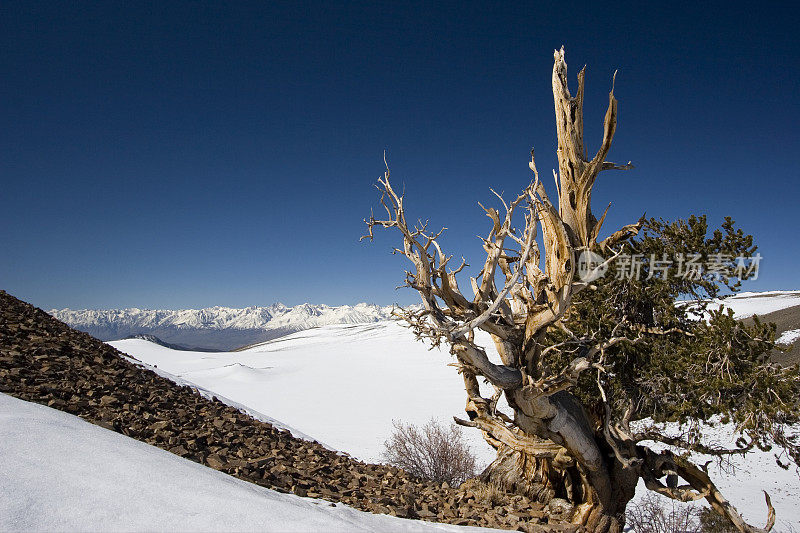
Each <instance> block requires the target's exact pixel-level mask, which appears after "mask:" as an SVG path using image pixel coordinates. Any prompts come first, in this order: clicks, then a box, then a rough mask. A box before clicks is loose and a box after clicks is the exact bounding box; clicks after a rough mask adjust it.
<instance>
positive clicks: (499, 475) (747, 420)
mask: <svg viewBox="0 0 800 533" xmlns="http://www.w3.org/2000/svg"><path fill="white" fill-rule="evenodd" d="M553 96H554V100H555V115H556V131H557V135H558V153H557V155H558V163H559V165H558V166H559V172H558V174H557V177H556V185H557V199H556V201H555V202H553V201H552V200H551V199H550V198H549V197H548V195H547V193H546V192H545V188H544V187H543V185H542V183H541V182H540V181H539V175H538V172H537V169H536V164H535V161H534V159H533V152H531V161H530V169H531V170H532V171H533V177H534V179H533V181H532V183H531V184H530V185H529V186H528V187H527V188H526V189H525V190H524V191H523V193H522V194H520V195H519V196H518V197H517V198H516V199H513V200H512V201H510V202H508V203H507V202H506V201H504V200H503V198H502V197H500V195H497V197H498V200H497V201H498V203H500V204H501V209H503V210H504V212H498V211H497V210H496V209H494V208H487V209H485V211H486V214H487V215H488V216H489V218H490V219H491V230H490V231H489V234H488V236H487V237H486V238H485V239H483V248H484V250H485V251H486V261H485V263H484V264H483V268H482V270H481V271H480V272H479V273H478V275H477V276H476V277H475V278H471V282H472V291H473V294H474V296H473V297H472V298H471V299H469V298H467V297H466V296H465V295H464V294H463V292H462V291H461V289H460V288H459V286H458V283H457V279H456V278H457V275H458V274H459V272H461V271H462V270H463V269H464V267H465V266H466V265H465V262H464V261H462V262H461V264H460V266H458V267H457V268H454V269H449V268H448V263H449V262H450V259H451V257H452V256H448V255H446V254H445V253H444V252H443V250H442V249H441V247H440V244H439V243H438V241H437V239H438V238H439V236H440V235H441V232H438V233H435V232H430V231H429V230H428V229H427V224H423V223H421V222H420V223H418V224H417V225H414V224H412V225H411V226H409V224H408V222H407V220H406V214H405V210H404V205H403V200H404V198H403V196H402V195H398V194H397V193H396V192H395V190H394V189H393V188H392V186H391V185H390V183H389V171H388V168H387V171H386V173H385V175H384V176H383V178H381V179H380V180H379V189H380V190H381V192H382V198H381V203H382V205H383V207H384V208H385V210H386V214H387V216H386V218H385V219H379V218H375V216H371V217H370V218H369V219H368V220H367V221H366V222H367V225H368V229H369V233H368V235H367V236H365V237H368V238H372V234H373V229H374V227H375V226H379V227H384V228H396V229H397V230H399V231H400V232H401V233H402V237H403V246H402V248H401V249H397V250H396V252H399V253H401V254H403V255H405V256H406V257H407V258H408V259H409V260H411V262H412V263H413V265H414V268H413V270H412V271H410V272H407V273H406V275H407V279H406V282H407V285H408V286H410V287H412V288H414V289H415V290H417V291H419V294H420V295H421V297H422V302H423V306H422V308H421V310H406V311H404V312H403V316H404V318H405V320H407V321H408V322H409V324H410V325H411V327H412V328H413V330H414V331H415V333H416V335H417V337H418V338H420V339H424V340H427V341H430V342H432V343H433V344H434V345H439V344H441V343H442V342H444V343H445V344H446V345H449V347H450V350H451V353H452V354H453V355H454V356H455V357H456V359H457V366H458V368H459V371H460V373H461V374H462V375H463V379H464V384H465V387H466V393H467V406H466V411H467V414H468V415H469V420H459V419H456V421H457V422H458V423H460V424H462V425H464V426H471V427H475V428H478V429H479V430H481V431H482V432H483V436H484V438H485V439H486V440H487V442H489V443H490V444H491V445H492V446H493V447H494V448H496V449H497V459H496V460H495V461H494V462H493V463H492V464H491V465H490V466H489V467H488V468H487V469H486V471H485V472H484V473H483V474H482V475H481V476H482V478H483V480H484V481H486V482H491V483H495V484H496V485H498V486H500V487H502V488H504V489H505V490H508V491H510V492H518V493H524V494H526V495H528V496H532V497H534V498H538V499H539V500H540V501H542V502H546V503H547V502H549V503H552V504H554V505H553V506H552V507H553V508H559V509H562V510H563V509H566V510H567V511H566V512H567V514H568V515H569V517H570V518H571V520H572V522H573V523H575V524H581V525H584V526H586V528H587V529H588V530H589V531H598V532H603V531H621V530H622V527H623V525H624V521H625V507H626V505H627V503H628V502H629V501H630V500H631V498H632V497H633V495H634V490H635V487H636V484H637V481H638V480H639V479H640V478H641V479H643V480H644V482H645V483H646V485H647V487H648V488H649V489H651V490H653V491H656V492H658V493H660V494H663V495H665V496H668V497H670V498H674V499H677V500H681V501H690V500H697V499H701V498H705V500H706V501H707V502H708V504H709V505H710V506H711V508H712V509H714V510H715V511H716V512H718V513H719V514H721V515H722V516H724V517H726V518H727V519H728V520H729V521H730V522H731V523H732V524H733V525H734V526H735V527H736V528H737V529H738V530H740V531H747V532H753V531H763V530H760V529H758V528H755V527H753V526H750V525H748V524H747V523H746V522H745V521H744V520H743V518H742V517H741V516H740V514H739V513H738V512H737V511H736V509H735V508H734V507H733V506H732V505H731V504H730V503H729V502H728V501H727V500H726V499H725V498H724V497H723V495H722V494H721V493H720V491H719V490H718V489H717V487H716V486H715V485H714V483H713V482H712V480H711V479H710V477H709V474H708V472H707V466H708V465H706V466H696V465H695V464H694V463H693V462H691V460H690V459H691V453H692V452H697V453H703V454H708V455H711V456H716V457H724V456H729V455H730V454H745V453H747V452H748V451H749V450H751V449H753V448H754V447H759V448H761V449H768V447H769V446H771V445H777V447H778V449H780V450H781V455H780V456H776V457H779V460H784V461H785V460H786V459H790V460H793V461H794V462H797V461H798V458H800V453H798V445H797V440H796V439H795V438H794V437H793V436H792V435H791V434H790V432H789V429H790V426H791V425H792V424H794V423H797V422H798V412H800V409H798V407H800V405H799V404H798V397H800V378H799V377H798V370H797V369H796V368H792V369H787V368H782V367H780V366H777V365H775V364H773V363H771V362H770V360H769V351H770V350H771V349H773V348H774V344H773V340H774V332H775V330H774V326H771V325H765V324H761V323H759V322H758V321H756V323H755V325H752V326H748V325H745V324H742V323H740V322H737V321H735V320H734V319H733V317H732V315H730V314H726V313H723V312H721V311H720V312H710V315H711V316H710V318H708V319H707V320H699V319H698V315H699V314H701V313H702V312H703V311H705V306H704V305H703V304H698V305H696V306H686V305H676V303H675V302H676V300H677V299H679V298H680V297H687V296H688V297H694V298H703V297H705V298H708V297H709V296H710V297H714V296H717V294H718V292H719V290H720V289H721V287H723V286H726V287H728V288H730V289H731V290H734V291H735V290H738V287H739V283H738V282H736V283H734V282H733V281H732V278H730V277H728V276H725V275H721V274H719V273H717V274H714V275H705V274H703V275H698V276H695V277H689V278H686V277H683V278H674V279H668V278H666V277H659V276H653V275H651V274H652V273H653V272H654V270H651V266H652V267H654V268H655V265H651V262H653V261H654V259H653V260H650V261H648V258H650V257H653V258H659V259H660V258H661V257H662V256H667V254H669V255H670V257H673V256H674V255H680V254H684V253H687V254H688V253H698V254H701V256H702V257H703V258H709V257H711V256H712V255H714V254H716V255H718V256H720V257H724V258H728V259H729V258H731V257H736V256H740V255H743V254H744V255H751V254H752V253H753V252H754V251H755V247H754V246H753V245H752V237H750V236H749V235H745V234H743V233H742V232H741V230H735V229H734V228H733V221H732V220H730V219H726V220H725V223H724V224H723V225H722V226H721V229H718V230H716V231H714V232H713V233H712V234H711V235H709V236H707V229H708V227H707V225H706V221H705V217H691V218H690V219H689V220H687V221H677V222H675V223H666V222H664V221H660V220H655V219H650V220H645V219H644V217H643V218H642V219H641V220H640V221H638V222H637V223H635V224H631V225H629V226H625V227H623V228H621V229H619V230H617V231H615V232H613V233H611V234H610V235H609V236H607V237H606V238H605V239H602V240H599V234H600V230H601V227H602V224H603V220H604V218H605V214H603V216H601V217H600V219H599V220H598V219H596V218H595V216H594V215H593V214H592V211H591V206H590V200H591V193H592V187H593V186H594V184H595V180H596V178H597V176H598V174H599V173H600V172H601V171H604V170H615V169H616V170H619V169H627V168H630V164H627V165H615V164H614V163H611V162H609V161H606V157H607V155H608V153H609V150H610V148H611V141H612V139H613V137H614V132H615V130H616V126H617V100H616V99H615V97H614V93H613V90H612V91H611V93H610V94H609V101H608V110H607V111H606V115H605V121H604V128H603V138H602V142H601V144H600V148H599V150H597V152H596V154H595V155H594V156H593V157H591V158H588V156H587V155H586V154H587V150H586V147H585V145H584V138H583V99H584V71H583V70H582V71H581V72H580V73H579V74H578V91H577V93H576V94H575V96H572V95H571V94H570V92H569V90H568V88H567V65H566V63H565V62H564V51H563V49H562V50H557V51H556V52H555V64H554V66H553ZM515 215H516V216H517V218H520V217H523V218H524V221H522V223H521V224H520V227H521V229H519V230H517V229H515V228H514V225H513V222H512V220H514V219H515ZM539 232H541V235H539ZM587 251H591V252H593V253H596V254H598V255H602V256H603V257H605V258H606V259H608V260H609V261H611V260H612V259H613V258H615V257H620V256H621V255H627V254H634V253H635V254H640V257H643V262H642V265H641V275H640V276H638V277H633V276H630V277H622V278H621V279H616V277H615V276H613V275H612V276H606V277H604V278H602V279H598V280H595V281H585V280H583V279H581V277H579V276H578V274H577V272H576V270H577V268H576V267H577V263H578V260H579V258H580V257H581V254H582V253H584V252H587ZM542 256H543V257H542ZM498 269H499V270H498ZM496 279H504V280H505V281H504V285H503V286H502V287H499V288H498V287H497V286H496V281H495V280H496ZM707 316H708V315H707ZM476 330H482V331H483V332H486V333H488V334H489V335H490V336H491V339H492V340H493V342H494V345H495V347H496V349H497V352H498V353H499V357H500V361H492V360H490V358H489V357H488V356H487V353H486V351H485V349H484V347H482V346H480V345H479V344H477V343H476V336H475V332H476ZM479 379H480V380H481V381H483V382H485V383H488V384H490V385H491V386H492V387H493V389H494V392H490V393H482V392H481V389H480V383H479ZM503 396H504V397H505V400H506V401H507V404H508V406H509V408H510V411H508V410H507V412H504V411H503V410H502V409H500V408H498V401H499V400H500V398H501V397H503ZM720 420H721V421H722V422H731V423H732V424H734V425H735V428H736V431H737V432H738V435H739V439H738V441H737V443H736V445H735V446H733V447H731V448H730V449H727V448H720V447H715V446H713V445H711V444H709V443H706V442H704V440H703V438H702V433H701V432H700V431H699V429H698V428H699V424H700V423H703V422H714V421H720ZM665 423H671V424H670V425H669V426H666V425H665ZM668 428H671V429H670V430H669V431H668ZM676 428H678V429H677V430H676ZM648 442H650V443H652V442H656V443H661V444H666V445H669V449H667V450H664V451H655V450H654V449H651V448H650V447H648V446H647V443H648ZM661 448H664V446H661ZM766 500H767V507H768V511H769V513H768V524H767V526H766V530H769V529H770V528H771V527H772V524H773V523H774V520H775V517H774V510H773V509H772V506H771V504H770V503H769V497H768V496H767V497H766Z"/></svg>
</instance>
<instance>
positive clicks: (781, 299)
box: [709, 291, 800, 318]
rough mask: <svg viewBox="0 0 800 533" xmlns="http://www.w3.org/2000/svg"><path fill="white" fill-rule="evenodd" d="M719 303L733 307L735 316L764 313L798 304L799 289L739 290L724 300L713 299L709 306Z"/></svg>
mask: <svg viewBox="0 0 800 533" xmlns="http://www.w3.org/2000/svg"><path fill="white" fill-rule="evenodd" d="M720 304H722V305H723V306H724V307H727V308H730V309H733V314H734V315H736V318H747V317H750V316H753V315H766V314H768V313H773V312H775V311H780V310H781V309H786V308H787V307H794V306H795V305H800V291H769V292H740V293H739V294H737V295H736V296H732V297H730V298H725V299H724V300H714V301H713V302H712V303H711V305H709V308H713V309H716V308H718V307H719V305H720Z"/></svg>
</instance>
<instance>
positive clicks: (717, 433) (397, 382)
mask: <svg viewBox="0 0 800 533" xmlns="http://www.w3.org/2000/svg"><path fill="white" fill-rule="evenodd" d="M775 300H779V301H775ZM781 302H782V303H783V304H786V303H791V300H789V299H786V298H783V297H782V296H780V297H777V299H773V301H772V303H771V304H769V305H772V306H776V305H779V303H781ZM767 303H769V300H764V301H760V302H758V305H766V304H767ZM735 305H738V306H739V308H738V312H741V313H743V314H746V313H747V312H748V311H749V309H751V308H752V305H750V306H749V307H748V301H747V300H740V301H737V302H735ZM792 309H793V308H792ZM479 335H480V333H479ZM479 340H480V341H481V342H482V344H483V345H485V346H487V347H488V352H489V356H490V358H492V359H494V360H495V361H498V359H497V354H496V352H494V351H493V350H492V345H491V343H490V342H489V339H488V336H485V335H484V338H482V339H479ZM111 344H112V345H114V346H115V347H117V348H118V349H120V350H121V351H123V352H125V353H128V354H130V355H131V356H134V357H136V358H138V359H140V360H141V361H143V362H145V363H147V364H149V365H157V367H158V368H157V370H158V371H160V372H165V373H169V374H171V375H173V379H176V380H178V381H179V382H181V383H193V384H195V385H196V386H199V387H202V388H203V389H205V390H209V391H213V393H215V394H217V395H219V396H220V397H221V398H224V401H226V402H232V403H235V404H237V405H245V406H247V407H249V408H251V409H253V410H256V411H261V412H269V413H270V414H271V415H272V416H275V417H276V418H278V419H280V420H282V421H284V422H286V423H288V424H290V425H291V426H292V427H294V428H297V429H298V430H300V431H303V432H306V433H309V434H312V435H314V436H315V437H317V438H319V439H320V440H321V441H323V442H325V443H326V444H328V445H330V446H333V447H334V448H336V449H338V450H342V451H344V452H347V453H349V454H351V455H353V456H355V457H357V458H359V459H362V460H370V461H372V460H376V459H378V458H379V456H380V453H381V450H382V444H383V442H384V441H385V440H386V439H387V438H388V437H389V435H390V434H391V432H392V424H391V418H394V419H400V420H403V421H406V422H412V423H415V424H424V423H425V422H426V421H427V420H428V419H430V418H431V417H434V418H437V419H438V420H440V421H448V420H450V419H451V417H453V416H463V410H464V397H465V396H464V390H463V382H462V380H461V378H460V376H459V375H458V373H457V372H456V370H455V369H454V368H452V367H451V366H448V363H452V362H453V358H452V356H451V355H450V354H449V353H448V352H447V349H434V350H428V347H427V346H426V345H424V344H422V343H419V342H417V341H415V340H414V337H413V334H412V333H411V332H410V331H409V330H407V329H405V328H402V327H401V326H400V325H399V324H397V323H394V322H378V323H374V324H362V325H352V326H341V325H334V326H326V327H322V328H315V329H312V330H307V331H302V332H298V333H294V334H292V335H288V336H286V337H282V338H280V339H275V340H272V341H268V342H265V343H262V344H260V345H258V346H253V347H250V348H248V349H247V350H244V351H237V352H231V353H225V352H222V353H215V354H203V353H191V352H176V351H172V350H168V349H166V348H163V347H161V346H157V345H155V344H152V343H148V342H146V341H142V340H126V341H115V342H112V343H111ZM366 376H368V377H369V379H365V377H366ZM485 392H486V393H487V395H488V394H489V391H485ZM320 406H326V408H320ZM499 407H500V408H501V409H505V408H506V406H505V405H504V404H503V403H502V401H501V403H500V405H499ZM386 413H391V416H390V417H387V416H386ZM356 425H357V426H356ZM705 429H706V431H707V432H708V437H709V439H710V440H711V441H714V442H718V443H722V442H728V441H730V439H731V438H730V432H729V429H730V428H727V427H725V426H719V425H718V426H717V427H714V428H711V427H709V428H705ZM465 436H466V437H467V439H468V442H469V443H470V446H471V447H472V449H473V451H474V452H476V453H477V455H478V457H479V459H480V461H482V462H483V463H484V464H485V463H488V462H489V461H491V460H492V459H494V457H495V453H494V451H493V450H492V449H491V448H490V447H489V446H488V445H487V444H486V443H485V442H484V441H483V439H482V438H481V436H480V433H479V432H478V431H470V430H466V431H465ZM706 460H707V459H706ZM706 460H701V461H700V462H701V464H703V463H705V461H706ZM727 466H728V467H729V468H725V469H723V468H718V467H716V466H714V465H711V466H710V472H711V473H712V476H713V477H714V479H715V480H718V482H719V486H720V488H721V489H722V490H723V492H724V493H725V494H726V495H728V497H730V498H731V500H732V501H733V503H734V504H735V505H736V506H737V508H739V510H740V511H742V512H743V513H744V514H745V516H747V517H748V518H750V519H751V520H752V521H753V522H756V523H759V522H762V521H763V517H764V504H763V495H762V494H761V490H767V491H768V492H769V493H770V496H771V497H772V501H773V503H774V504H775V507H776V509H777V512H778V525H779V526H781V525H783V526H785V525H786V524H792V523H798V522H800V510H798V508H797V506H796V505H794V502H795V501H796V500H797V499H798V498H799V497H800V479H798V477H797V474H796V473H795V472H794V471H793V470H789V471H785V470H782V469H781V468H780V467H778V466H777V465H776V463H775V461H774V458H773V455H772V453H771V452H762V451H756V452H753V453H751V454H749V455H748V456H747V457H746V458H745V459H744V460H742V459H741V458H735V459H733V461H732V462H731V463H730V464H729V465H727ZM644 490H645V489H644V487H643V486H642V487H640V493H639V494H643V493H644ZM667 505H671V503H668V504H667ZM784 529H785V528H784ZM778 530H782V529H780V528H779V529H778Z"/></svg>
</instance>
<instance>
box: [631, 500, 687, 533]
mask: <svg viewBox="0 0 800 533" xmlns="http://www.w3.org/2000/svg"><path fill="white" fill-rule="evenodd" d="M699 518H700V510H698V509H697V508H695V507H692V506H691V505H687V504H685V503H679V502H675V501H672V500H669V501H664V500H663V498H660V497H659V496H658V495H656V494H655V493H653V492H648V493H647V494H645V495H644V497H643V498H642V499H641V500H639V501H638V502H637V503H635V504H630V505H628V510H627V513H626V521H627V526H628V527H630V528H631V529H632V530H633V531H635V532H636V533H696V532H698V531H702V529H701V527H700V522H699Z"/></svg>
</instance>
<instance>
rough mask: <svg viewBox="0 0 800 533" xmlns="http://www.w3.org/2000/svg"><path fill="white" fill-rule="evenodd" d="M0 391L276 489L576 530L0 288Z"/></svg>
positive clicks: (408, 513) (389, 508)
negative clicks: (129, 355) (387, 460)
mask: <svg viewBox="0 0 800 533" xmlns="http://www.w3.org/2000/svg"><path fill="white" fill-rule="evenodd" d="M0 392H4V393H7V394H10V395H12V396H15V397H17V398H20V399H23V400H27V401H32V402H37V403H41V404H45V405H48V406H50V407H53V408H56V409H60V410H62V411H66V412H68V413H72V414H75V415H78V416H80V417H81V418H83V419H85V420H87V421H89V422H92V423H94V424H97V425H100V426H102V427H105V428H107V429H110V430H114V431H117V432H120V433H123V434H125V435H127V436H129V437H132V438H135V439H137V440H140V441H143V442H146V443H148V444H151V445H154V446H158V447H159V448H163V449H165V450H168V451H170V452H172V453H175V454H177V455H180V456H182V457H185V458H187V459H191V460H193V461H196V462H198V463H201V464H205V465H207V466H209V467H211V468H214V469H217V470H220V471H222V472H225V473H227V474H230V475H232V476H235V477H238V478H240V479H243V480H246V481H250V482H252V483H256V484H258V485H261V486H265V487H268V488H272V489H275V490H278V491H281V492H293V493H295V494H297V495H300V496H309V497H317V498H323V499H326V500H330V501H335V502H342V503H345V504H348V505H351V506H353V507H355V508H358V509H362V510H365V511H370V512H375V513H385V514H391V515H395V516H400V517H407V518H421V519H425V520H431V521H439V522H447V523H451V524H459V525H475V526H487V527H496V528H505V529H516V530H520V531H530V532H534V531H535V532H546V531H578V529H576V528H575V526H571V525H568V524H563V523H561V522H560V520H559V516H558V515H556V514H550V515H548V513H547V512H546V509H544V508H543V506H542V505H541V504H539V503H538V502H534V501H530V500H528V499H526V498H524V497H521V496H511V497H509V496H505V495H503V496H500V497H499V499H495V501H493V502H489V501H485V500H483V499H482V498H481V496H480V495H478V494H475V493H474V492H473V491H472V490H470V489H453V488H449V487H447V486H438V485H436V484H434V483H432V482H428V481H425V480H421V479H417V478H414V477H412V476H411V475H409V474H408V473H407V472H405V471H403V470H400V469H397V468H394V467H389V466H386V465H375V464H367V463H363V462H360V461H356V460H354V459H352V458H350V457H347V456H344V455H341V454H338V453H336V452H334V451H331V450H328V449H326V448H324V447H323V446H322V445H320V444H318V443H316V442H310V441H306V440H300V439H296V438H294V437H292V436H291V435H290V434H289V433H288V432H287V431H285V430H281V429H278V428H276V427H274V426H272V425H270V424H268V423H264V422H260V421H258V420H255V419H253V418H251V417H250V416H248V415H246V414H244V413H242V412H241V411H239V410H237V409H235V408H233V407H230V406H228V405H225V404H223V403H222V402H220V401H218V400H216V399H207V398H204V397H202V396H201V395H200V394H198V393H197V391H196V390H194V389H192V388H190V387H186V386H184V387H180V386H178V385H175V384H174V383H173V382H171V381H169V380H168V379H166V378H163V377H160V376H158V375H157V374H155V373H154V372H152V371H149V370H146V369H144V368H142V367H140V366H138V365H136V364H134V363H132V362H130V361H128V360H126V359H125V356H124V355H123V354H121V353H120V352H118V351H117V350H115V349H114V348H112V347H111V346H108V345H107V344H105V343H103V342H101V341H99V340H97V339H95V338H93V337H91V336H89V335H87V334H85V333H82V332H78V331H76V330H73V329H71V328H70V327H69V326H67V325H66V324H63V323H61V322H59V321H57V320H55V319H54V318H53V317H51V316H50V315H48V314H47V313H45V312H44V311H42V310H40V309H37V308H35V307H33V306H31V305H30V304H27V303H25V302H22V301H20V300H18V299H16V298H14V297H12V296H10V295H9V294H7V293H6V292H4V291H0Z"/></svg>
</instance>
